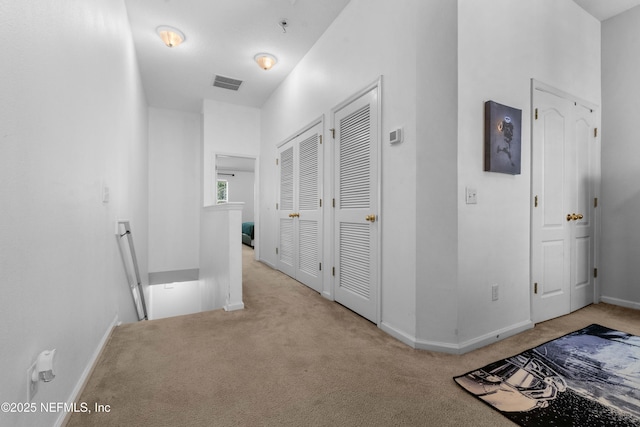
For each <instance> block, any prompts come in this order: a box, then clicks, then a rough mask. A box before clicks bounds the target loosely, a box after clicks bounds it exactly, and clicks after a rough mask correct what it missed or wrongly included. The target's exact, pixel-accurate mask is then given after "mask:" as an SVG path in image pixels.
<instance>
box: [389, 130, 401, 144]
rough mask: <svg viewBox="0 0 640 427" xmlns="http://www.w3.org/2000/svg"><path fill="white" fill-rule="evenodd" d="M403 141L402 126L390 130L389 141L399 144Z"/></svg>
mask: <svg viewBox="0 0 640 427" xmlns="http://www.w3.org/2000/svg"><path fill="white" fill-rule="evenodd" d="M399 142H402V128H401V127H400V128H398V129H394V130H392V131H391V132H389V143H391V144H397V143H399Z"/></svg>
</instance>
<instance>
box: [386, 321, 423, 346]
mask: <svg viewBox="0 0 640 427" xmlns="http://www.w3.org/2000/svg"><path fill="white" fill-rule="evenodd" d="M378 327H379V328H380V329H382V330H383V331H384V332H386V333H388V334H389V335H391V336H392V337H394V338H395V339H397V340H398V341H400V342H403V343H405V344H406V345H408V346H409V347H411V348H416V337H413V336H411V335H409V334H407V333H405V332H403V331H401V330H399V329H396V328H394V327H393V326H390V325H389V324H388V323H385V322H380V325H379V326H378Z"/></svg>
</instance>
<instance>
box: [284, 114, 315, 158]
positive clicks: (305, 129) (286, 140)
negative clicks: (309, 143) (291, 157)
mask: <svg viewBox="0 0 640 427" xmlns="http://www.w3.org/2000/svg"><path fill="white" fill-rule="evenodd" d="M320 123H322V131H321V132H320V135H323V134H324V114H321V115H320V116H319V117H317V118H315V119H313V120H312V121H311V122H309V124H307V125H305V126H303V127H302V128H300V130H298V131H296V132H295V133H293V135H290V136H288V137H287V138H285V139H284V140H283V141H282V142H281V143H279V144H278V145H276V153H277V151H278V149H279V148H280V147H282V146H283V145H284V144H286V143H287V142H289V141H291V140H292V139H295V138H297V137H299V136H300V135H302V134H303V133H305V132H306V131H308V130H309V129H311V128H312V127H314V126H316V125H318V124H320ZM323 138H324V136H323Z"/></svg>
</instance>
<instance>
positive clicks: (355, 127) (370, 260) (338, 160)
mask: <svg viewBox="0 0 640 427" xmlns="http://www.w3.org/2000/svg"><path fill="white" fill-rule="evenodd" d="M378 98H379V86H378V87H375V88H373V89H371V90H369V91H367V92H365V93H363V94H362V95H361V96H360V97H358V98H356V99H355V100H353V101H352V102H350V103H348V104H346V105H344V106H342V107H340V108H339V109H338V110H336V111H335V112H334V116H333V120H332V122H333V126H334V128H335V144H334V146H335V148H334V163H333V164H334V173H335V175H334V195H335V209H334V224H333V227H334V249H333V254H334V262H333V264H334V266H335V277H334V283H333V291H334V298H335V300H336V301H337V302H339V303H340V304H342V305H344V306H346V307H348V308H350V309H351V310H353V311H355V312H356V313H358V314H360V315H361V316H363V317H365V318H367V319H369V320H371V321H372V322H374V323H377V322H378V317H379V311H380V309H379V299H378V294H379V280H378V277H379V271H378V268H379V267H378V266H379V264H380V263H379V261H378V257H379V252H378V245H379V242H378V235H379V227H380V221H378V217H377V215H376V212H377V209H378V175H377V174H378V167H379V165H378V161H379V160H378V150H379V144H380V137H379V131H378V124H379V117H378V111H379V110H378V102H377V99H378Z"/></svg>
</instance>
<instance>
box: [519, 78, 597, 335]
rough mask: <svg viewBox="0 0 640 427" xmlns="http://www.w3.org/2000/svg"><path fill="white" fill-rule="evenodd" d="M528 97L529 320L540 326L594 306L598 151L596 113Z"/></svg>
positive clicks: (537, 92)
mask: <svg viewBox="0 0 640 427" xmlns="http://www.w3.org/2000/svg"><path fill="white" fill-rule="evenodd" d="M585 104H586V103H584V102H580V101H576V100H573V99H571V98H569V97H568V96H567V95H564V94H562V93H558V92H555V93H554V92H553V91H550V90H549V89H547V88H544V87H536V85H535V84H534V90H533V109H534V110H533V111H534V117H533V138H532V190H533V198H534V199H533V207H532V215H531V221H532V233H531V236H532V251H531V264H532V265H531V274H532V291H533V302H532V317H533V320H534V321H535V322H541V321H544V320H547V319H551V318H554V317H558V316H562V315H564V314H568V313H570V312H572V311H575V310H578V309H580V308H582V307H584V306H586V305H588V304H591V303H592V302H593V301H594V281H595V278H594V276H595V270H594V266H595V256H596V252H595V247H596V228H595V223H596V217H595V213H596V209H595V206H596V199H595V192H596V189H597V188H598V176H599V175H598V170H599V168H598V165H599V155H598V144H597V131H596V120H597V117H596V111H595V109H594V107H593V106H589V105H585Z"/></svg>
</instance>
